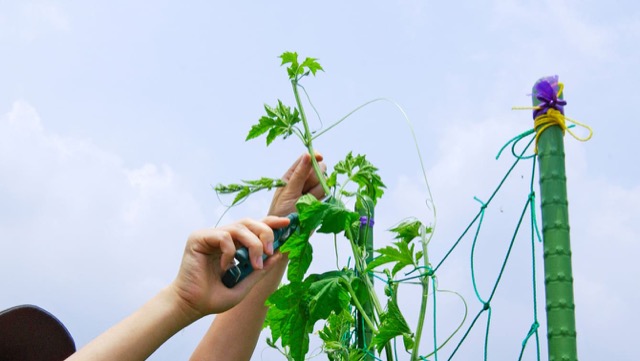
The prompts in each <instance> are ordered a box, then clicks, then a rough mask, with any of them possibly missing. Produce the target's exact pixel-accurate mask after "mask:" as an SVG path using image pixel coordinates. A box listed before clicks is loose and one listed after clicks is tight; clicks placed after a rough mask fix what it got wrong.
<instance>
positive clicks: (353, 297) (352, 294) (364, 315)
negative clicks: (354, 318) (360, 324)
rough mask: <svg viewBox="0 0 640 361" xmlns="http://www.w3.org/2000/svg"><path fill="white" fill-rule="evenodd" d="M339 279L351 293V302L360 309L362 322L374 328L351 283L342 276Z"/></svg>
mask: <svg viewBox="0 0 640 361" xmlns="http://www.w3.org/2000/svg"><path fill="white" fill-rule="evenodd" d="M341 281H342V283H343V284H344V285H345V286H346V287H347V291H349V294H351V299H352V300H353V303H354V304H355V306H356V308H357V309H358V311H360V313H361V314H362V319H363V320H364V322H365V323H366V324H367V326H368V327H369V328H370V329H371V330H375V329H376V326H375V325H374V324H373V322H372V321H371V319H370V318H369V316H368V315H367V314H366V313H365V312H364V308H363V307H362V304H361V303H360V300H358V297H357V296H356V292H355V291H354V290H353V287H351V284H350V283H349V282H347V280H345V279H344V278H341Z"/></svg>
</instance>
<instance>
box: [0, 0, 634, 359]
mask: <svg viewBox="0 0 640 361" xmlns="http://www.w3.org/2000/svg"><path fill="white" fill-rule="evenodd" d="M638 43H640V6H639V5H638V4H637V3H636V2H633V1H609V2H606V3H604V2H597V1H540V2H534V1H515V0H513V1H510V0H496V1H483V2H480V1H478V2H474V3H473V5H461V4H457V3H452V2H435V1H409V0H403V1H385V2H383V1H350V2H337V1H329V2H323V3H321V4H313V3H302V2H293V1H279V2H268V3H267V2H247V1H236V2H229V3H223V2H217V3H212V2H207V1H189V2H170V1H154V2H150V1H110V2H101V3H98V2H79V1H53V0H52V1H2V2H0V81H1V84H2V86H0V215H1V217H0V247H1V249H2V252H0V264H2V269H3V272H2V274H1V275H0V284H1V285H2V286H3V288H4V289H5V290H7V291H6V292H2V293H0V308H1V309H4V308H7V307H10V306H12V305H15V304H20V303H35V304H38V305H40V306H41V307H44V308H46V309H48V310H50V311H51V312H53V313H54V314H56V315H57V316H58V317H59V318H61V319H62V320H63V321H64V322H65V324H67V325H68V327H69V329H70V331H71V333H72V334H73V335H74V337H75V339H76V342H77V343H78V345H80V346H81V345H83V344H84V343H86V342H88V341H89V340H90V339H92V338H93V337H95V336H96V335H97V334H99V333H100V332H102V331H103V330H105V329H106V328H108V327H109V326H110V325H112V324H114V323H115V322H117V321H118V320H119V319H121V318H122V317H124V316H125V315H126V314H128V313H129V312H131V311H133V310H134V309H135V308H137V307H138V306H140V305H141V304H142V303H143V302H144V300H145V299H147V298H148V297H151V296H152V295H153V294H155V292H157V291H158V290H159V289H160V288H161V287H162V286H164V285H166V284H167V283H168V282H170V281H171V280H172V278H173V276H174V274H175V271H176V269H177V266H178V263H179V260H180V257H181V252H182V247H183V244H184V240H185V239H186V237H187V235H188V234H189V232H191V231H192V230H194V229H197V228H202V227H206V226H211V225H213V224H214V223H215V222H216V221H217V219H218V217H219V216H220V215H221V214H222V212H223V210H224V208H223V206H222V205H221V204H220V202H219V201H218V199H217V198H216V196H215V194H214V193H213V192H212V190H211V186H212V185H213V184H216V183H228V182H233V181H237V180H239V179H249V178H256V177H260V176H271V177H277V176H280V175H281V174H282V173H283V172H284V171H285V170H286V168H287V167H288V165H289V164H290V163H291V162H292V161H293V160H294V159H295V157H296V156H298V155H299V154H300V153H301V152H302V151H303V147H302V146H301V145H300V144H297V143H296V142H295V141H294V140H293V139H292V140H290V141H287V142H281V141H277V142H275V143H274V144H273V145H272V146H271V147H269V148H265V147H264V143H263V141H252V142H248V143H245V142H244V137H245V136H246V133H247V132H248V129H249V128H250V127H251V125H252V124H253V123H255V122H256V121H257V119H258V118H259V117H260V116H261V114H262V113H261V112H262V106H263V104H264V103H269V104H272V103H275V102H276V99H282V100H283V101H284V102H286V103H289V104H292V102H293V97H292V94H291V91H290V85H289V83H288V81H287V80H286V74H285V71H284V69H282V68H280V67H279V61H278V59H277V56H278V55H279V54H280V53H281V52H283V51H286V50H291V51H297V52H298V53H300V54H301V55H302V56H313V57H317V58H319V59H320V62H321V64H322V65H323V67H324V68H325V70H326V72H325V73H321V74H319V75H318V76H317V77H316V78H314V79H308V80H306V81H305V83H304V85H305V87H306V89H307V90H308V91H309V93H310V95H311V97H312V100H313V103H314V105H315V106H316V107H317V108H318V110H319V112H320V115H321V117H322V121H323V124H324V125H325V126H327V125H328V124H330V123H332V122H333V121H335V120H337V119H339V118H340V117H342V116H343V115H344V114H346V113H348V112H349V111H350V110H352V109H353V108H355V107H356V106H358V105H360V104H362V103H364V102H366V101H368V100H370V99H373V98H378V97H389V98H392V99H394V100H396V101H397V102H398V103H399V104H401V105H402V107H403V108H404V109H405V111H406V113H407V114H408V116H409V117H410V119H411V121H412V122H413V124H414V126H415V130H416V135H417V137H418V139H419V141H420V147H421V149H422V152H423V157H424V160H425V166H426V168H427V172H428V176H429V180H430V182H431V184H432V191H433V193H434V198H435V202H436V205H437V208H438V225H437V233H436V235H435V238H434V244H433V247H434V249H433V252H434V254H435V256H434V257H436V258H437V256H438V254H441V252H442V251H443V250H444V249H446V248H447V247H448V246H450V245H451V242H452V241H453V240H454V239H455V237H456V235H457V234H458V233H459V232H460V231H461V230H462V229H463V228H464V226H465V225H466V223H467V222H468V221H469V220H470V219H471V218H470V217H471V216H472V215H473V213H474V212H476V211H477V203H476V202H475V201H474V200H473V197H474V196H478V197H480V198H482V197H488V195H489V194H490V192H491V190H492V187H493V186H494V185H495V184H496V183H497V181H498V180H499V179H500V178H501V176H502V174H503V172H504V171H505V169H506V168H505V167H506V166H507V165H508V162H509V161H508V160H504V161H495V160H494V157H495V154H496V152H497V150H498V149H499V148H500V147H501V146H502V145H503V144H504V143H505V142H506V141H507V140H508V139H510V138H511V137H513V136H515V135H517V134H519V133H520V132H522V131H524V130H527V129H529V128H530V127H531V126H532V121H531V118H530V115H529V113H528V112H514V111H512V110H511V107H512V106H514V105H528V104H529V102H530V99H529V98H528V96H527V94H528V93H529V92H530V89H531V86H532V85H533V83H534V82H535V81H536V80H537V79H538V78H540V77H542V76H547V75H553V74H558V75H559V76H560V80H561V81H563V82H564V83H565V97H566V99H567V101H568V106H567V108H566V111H567V115H568V116H569V117H572V118H575V119H578V120H580V121H582V122H584V123H587V124H589V125H590V126H591V127H592V128H593V129H594V132H595V133H594V137H593V139H592V140H590V141H589V142H587V143H580V142H577V141H575V140H573V139H572V138H570V137H566V147H567V173H568V178H569V184H568V187H569V196H570V217H571V222H572V247H573V254H574V278H575V287H576V307H577V310H576V312H577V324H578V344H579V353H580V355H581V357H582V358H587V359H599V358H600V359H603V358H604V359H616V360H625V359H632V358H633V357H632V356H631V355H633V354H634V348H633V339H632V337H633V335H634V334H635V329H634V325H636V324H638V322H640V319H639V318H638V315H639V313H638V312H637V309H636V305H635V303H634V302H633V301H634V300H637V299H640V292H639V291H638V290H637V287H635V286H633V285H635V284H636V283H637V282H635V281H634V280H636V279H637V278H638V276H640V274H639V272H638V270H637V268H636V267H633V266H634V265H635V262H636V258H637V256H638V254H639V250H640V246H638V242H637V235H638V234H639V232H640V216H639V214H640V212H639V209H638V203H639V202H640V182H639V181H638V179H640V174H639V171H640V169H639V168H638V166H637V165H636V164H637V161H636V160H635V159H634V158H635V157H634V156H633V152H634V151H633V149H634V145H635V143H636V138H637V134H639V133H640V125H639V123H640V122H637V121H635V119H634V116H633V114H635V110H636V109H635V105H636V104H637V103H638V100H639V99H638V93H637V84H638V83H639V82H640V72H638V71H637V64H639V63H640V54H639V50H638V46H637V44H638ZM307 111H308V112H310V110H307ZM314 124H315V125H314V126H316V127H319V126H320V125H319V124H320V123H319V122H317V121H315V123H314ZM316 148H317V149H319V150H320V151H322V152H323V154H324V155H325V157H326V159H327V162H328V163H329V165H330V166H331V165H333V164H335V162H337V161H338V160H339V159H341V158H342V157H344V155H345V154H346V152H348V151H351V150H353V151H354V152H357V153H366V154H367V155H368V157H369V159H370V160H371V161H372V162H373V163H374V164H375V165H377V166H378V167H379V168H380V169H381V175H382V177H383V180H384V181H385V183H386V184H387V186H388V192H387V198H385V199H383V200H382V201H381V203H380V210H379V212H378V214H379V216H378V219H379V221H378V222H377V223H376V224H377V225H379V227H377V228H378V232H379V237H378V236H377V238H378V239H380V240H381V241H380V242H381V243H383V242H385V241H384V240H385V239H386V238H385V237H386V236H385V233H384V232H383V231H384V229H385V228H388V227H389V226H390V225H392V224H394V223H395V222H397V221H398V220H399V219H401V218H402V217H405V216H409V215H415V216H419V217H420V218H421V219H423V220H425V221H426V222H430V221H431V219H430V216H429V212H428V210H427V209H426V208H425V207H424V197H425V196H426V195H425V190H424V185H423V183H422V181H421V179H420V176H419V165H418V163H417V156H416V153H415V150H414V148H413V145H412V144H411V135H410V133H409V132H408V130H407V127H406V125H405V124H404V121H403V119H402V117H401V115H400V114H399V112H398V111H397V109H395V108H394V107H393V106H391V105H390V104H389V103H376V104H374V105H372V106H370V107H368V108H365V109H364V110H362V111H361V112H358V113H357V114H356V115H354V116H353V117H352V118H350V119H349V120H348V121H347V122H345V123H344V124H342V125H340V126H339V127H337V128H335V130H334V131H332V132H330V133H327V134H326V136H323V137H322V138H319V139H318V141H317V143H316ZM522 172H526V170H523V171H522ZM518 175H520V173H518ZM516 188H517V187H516V186H514V189H513V190H511V189H509V190H507V195H506V196H505V197H504V198H503V199H501V200H500V203H499V204H498V205H499V206H500V209H501V210H502V211H504V213H507V214H512V215H513V216H517V214H515V213H517V212H518V210H519V207H520V202H521V197H526V194H522V192H521V191H520V193H518V191H516V190H515V189H516ZM518 197H520V198H518ZM268 203H269V195H267V194H265V195H261V196H257V197H255V198H253V199H251V200H250V201H248V202H246V203H245V204H243V205H242V206H241V207H238V208H236V209H234V210H232V211H231V212H229V213H228V214H227V216H225V218H224V219H223V222H224V221H232V220H234V219H238V218H241V217H245V216H251V217H255V218H259V217H262V215H263V214H264V213H265V212H266V209H267V206H268ZM497 217H499V215H497ZM501 222H502V221H500V220H499V219H498V220H497V221H496V224H494V225H492V226H491V230H489V231H488V232H489V233H488V238H489V239H490V240H491V241H489V243H488V245H487V248H486V252H487V254H488V255H489V256H488V257H487V259H490V258H491V255H494V256H495V254H498V255H502V254H503V253H502V252H503V249H504V242H506V241H505V240H504V238H500V237H502V236H501V232H502V231H503V230H504V231H505V232H507V231H510V230H509V229H508V227H512V226H513V222H512V221H505V222H510V223H501ZM494 239H495V240H494ZM317 242H318V243H319V244H317V245H316V246H317V250H316V259H318V260H319V261H318V265H315V266H314V267H315V268H314V270H315V271H322V270H326V268H324V267H328V266H326V265H330V264H334V263H335V260H334V259H333V250H332V247H330V246H326V243H327V242H324V243H322V240H318V241H317ZM525 246H526V245H525ZM525 246H523V247H525ZM540 249H541V248H540ZM540 249H539V250H540ZM439 252H440V253H439ZM466 257H467V259H465V258H464V257H462V256H461V257H460V259H459V260H455V259H454V260H452V261H451V262H452V264H453V265H454V266H452V267H450V268H447V269H444V270H443V271H442V274H440V276H439V277H440V282H441V285H442V286H446V288H449V289H456V290H458V291H460V292H461V293H463V294H465V297H467V300H468V301H470V300H473V297H474V296H473V292H472V291H471V293H469V289H468V282H469V280H468V279H469V274H468V272H467V271H464V270H462V268H461V269H460V270H458V269H457V268H456V267H455V265H457V263H456V262H460V265H461V266H460V267H462V264H465V265H466V263H468V255H467V256H466ZM517 257H519V258H515V261H512V262H513V263H512V264H513V265H521V264H526V263H527V262H529V258H527V255H526V252H524V251H523V252H522V253H518V256H517ZM343 261H344V259H343ZM491 267H493V265H492V264H491V263H490V262H489V261H487V269H488V273H489V274H491V273H492V272H493V268H491ZM513 273H514V274H516V273H517V271H515V270H514V271H513ZM525 277H526V276H525ZM490 278H491V275H489V277H488V279H490ZM523 282H524V285H522V284H523ZM526 282H528V279H526V281H517V280H515V279H514V280H513V287H514V288H513V289H511V288H509V287H511V283H507V284H508V285H509V287H505V288H503V289H501V292H500V296H502V300H503V301H500V302H503V303H502V304H500V308H499V307H498V306H497V305H496V306H495V307H496V309H495V317H496V318H497V320H500V315H501V314H502V315H503V317H504V318H505V319H506V320H507V322H506V324H503V325H500V324H499V323H498V322H497V320H496V321H495V322H494V321H492V325H495V327H496V331H495V332H496V333H495V335H494V336H492V338H491V340H492V342H493V343H492V346H491V350H493V352H495V354H494V357H495V358H493V357H492V358H491V359H497V360H512V359H514V356H513V353H510V352H512V351H511V348H513V347H516V348H517V347H518V343H519V342H520V341H521V339H522V337H523V335H524V334H526V331H527V330H528V324H526V323H525V324H523V325H518V326H513V325H512V324H510V323H509V322H508V320H510V319H513V318H514V317H515V316H516V315H521V314H526V315H528V314H529V313H530V309H531V306H530V305H528V304H527V302H530V299H528V298H526V297H520V293H522V292H520V288H518V287H523V288H522V289H523V290H526V287H525V286H526V285H527V284H526ZM408 292H410V291H408ZM409 294H410V293H409ZM541 294H543V293H542V292H541ZM408 298H410V297H408ZM408 303H409V304H410V303H411V302H410V301H409V302H408ZM408 307H409V308H411V305H408ZM476 308H477V305H472V306H471V312H472V313H473V312H474V311H475V310H476ZM500 310H504V311H500ZM443 312H445V311H443ZM451 312H452V316H451V317H452V318H456V317H459V311H458V313H456V311H455V310H452V311H451ZM542 321H543V323H544V319H542ZM208 322H210V318H207V319H205V320H203V321H202V322H199V323H197V324H195V325H193V326H192V327H190V328H189V329H187V330H185V331H183V332H181V333H180V334H178V335H176V337H174V338H173V339H172V340H170V342H169V343H167V344H166V345H165V346H164V347H163V348H162V349H160V350H159V351H158V352H157V354H155V355H154V356H153V357H152V359H157V360H165V359H185V358H186V357H187V355H189V354H190V350H191V349H193V347H194V346H195V344H196V343H197V341H198V340H199V338H200V336H201V335H202V333H203V332H204V330H205V329H206V327H207V324H208ZM454 323H455V322H454ZM412 324H413V323H412ZM481 333H482V332H478V333H477V334H475V335H474V337H475V340H476V341H475V342H478V341H477V340H481V338H482V335H481ZM514 335H515V336H514ZM541 335H544V332H543V333H541ZM516 336H517V337H516ZM542 338H544V337H542ZM470 344H471V345H472V346H469V349H468V350H466V352H469V354H470V355H474V354H477V350H479V349H477V348H476V349H474V348H473V347H476V346H474V344H473V342H471V343H470ZM427 347H428V346H427V344H426V343H425V344H424V348H425V349H426V348H427ZM265 348H266V347H265V345H264V344H261V345H259V346H258V348H257V352H256V355H255V356H254V359H255V360H261V359H266V360H268V359H272V358H275V357H276V356H275V355H274V354H272V353H271V352H272V351H271V350H266V351H263V350H264V349H265ZM532 356H533V354H527V357H532ZM462 359H465V358H464V357H463V358H462ZM528 359H533V358H528Z"/></svg>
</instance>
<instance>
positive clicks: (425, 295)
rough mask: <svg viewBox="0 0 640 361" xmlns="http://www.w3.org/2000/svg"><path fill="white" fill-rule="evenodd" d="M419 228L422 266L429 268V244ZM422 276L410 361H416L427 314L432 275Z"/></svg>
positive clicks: (422, 230) (427, 273)
mask: <svg viewBox="0 0 640 361" xmlns="http://www.w3.org/2000/svg"><path fill="white" fill-rule="evenodd" d="M421 227H422V229H421V232H420V236H421V243H422V254H423V257H424V265H425V266H429V253H428V251H427V244H429V240H427V237H426V234H425V233H426V232H425V229H424V226H421ZM432 234H433V233H432ZM422 276H423V277H421V278H420V283H421V284H422V302H421V303H420V316H418V327H417V328H416V337H415V343H414V345H413V350H412V352H411V361H417V360H418V357H419V356H418V355H419V354H420V353H419V351H420V339H421V338H422V328H423V327H424V319H425V316H426V314H427V303H428V301H429V278H430V277H431V276H432V275H430V274H429V272H426V273H423V274H422Z"/></svg>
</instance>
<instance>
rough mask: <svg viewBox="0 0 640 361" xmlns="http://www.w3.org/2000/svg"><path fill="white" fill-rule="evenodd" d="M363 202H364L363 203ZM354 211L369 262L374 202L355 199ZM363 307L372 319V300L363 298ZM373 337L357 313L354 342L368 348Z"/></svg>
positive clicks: (370, 359) (368, 359)
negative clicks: (359, 221) (357, 215)
mask: <svg viewBox="0 0 640 361" xmlns="http://www.w3.org/2000/svg"><path fill="white" fill-rule="evenodd" d="M363 203H364V204H363ZM355 208H356V212H358V214H360V216H361V217H363V218H361V220H364V221H361V226H360V234H359V236H358V245H359V246H360V247H363V248H364V249H365V251H366V252H367V259H366V263H367V264H369V262H371V260H372V259H373V219H374V204H373V201H372V200H371V198H369V197H364V199H362V200H361V199H358V200H357V201H356V207H355ZM369 280H371V283H372V284H373V276H371V275H370V276H369ZM363 301H364V302H363V305H362V306H363V309H364V312H365V313H367V315H368V316H369V318H371V319H373V317H374V314H373V302H372V300H370V299H368V300H363ZM372 339H373V330H371V329H370V328H369V327H367V326H366V325H365V323H364V322H363V320H362V315H360V313H358V317H357V319H356V342H357V345H358V347H359V348H360V349H365V348H369V347H370V346H371V340H372ZM364 360H365V361H373V360H375V358H374V357H373V355H372V354H367V355H366V356H365V358H364Z"/></svg>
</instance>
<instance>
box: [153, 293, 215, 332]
mask: <svg viewBox="0 0 640 361" xmlns="http://www.w3.org/2000/svg"><path fill="white" fill-rule="evenodd" d="M157 297H159V298H160V299H162V300H163V302H165V303H166V304H167V306H168V307H169V309H170V314H171V316H172V318H173V320H174V322H175V323H176V325H178V327H179V329H181V328H184V327H186V326H188V325H190V324H192V323H193V322H195V321H197V320H199V319H200V318H202V317H203V316H204V315H203V314H202V313H201V312H199V311H198V310H197V309H196V308H195V307H193V305H191V304H189V302H187V301H185V300H184V298H182V297H181V296H180V295H179V293H178V292H177V291H176V289H175V287H174V285H173V284H171V285H170V286H168V287H166V288H164V289H162V290H161V291H160V293H159V294H158V296H157Z"/></svg>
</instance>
